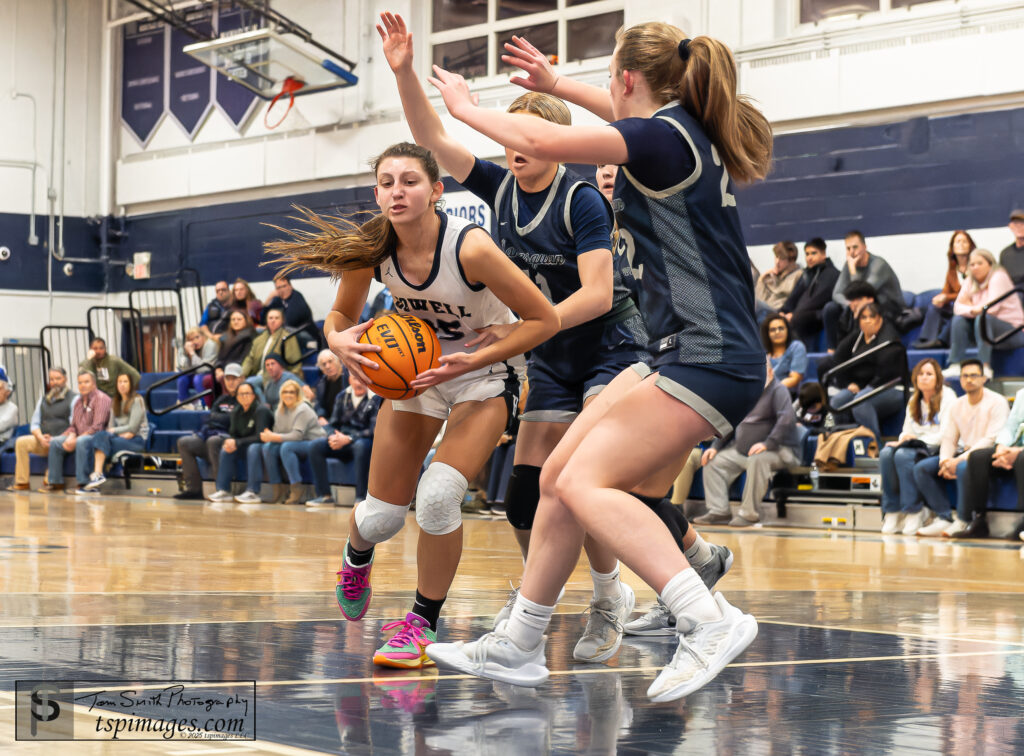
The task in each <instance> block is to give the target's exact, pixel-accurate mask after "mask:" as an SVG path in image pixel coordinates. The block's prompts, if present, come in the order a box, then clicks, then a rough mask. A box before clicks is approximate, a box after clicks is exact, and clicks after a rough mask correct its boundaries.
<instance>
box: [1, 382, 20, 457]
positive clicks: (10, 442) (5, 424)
mask: <svg viewBox="0 0 1024 756" xmlns="http://www.w3.org/2000/svg"><path fill="white" fill-rule="evenodd" d="M17 427H18V405H16V404H15V403H14V402H12V401H11V386H10V384H9V383H8V382H7V379H6V378H0V454H3V453H4V452H7V451H10V450H11V449H13V448H14V431H15V430H16V429H17Z"/></svg>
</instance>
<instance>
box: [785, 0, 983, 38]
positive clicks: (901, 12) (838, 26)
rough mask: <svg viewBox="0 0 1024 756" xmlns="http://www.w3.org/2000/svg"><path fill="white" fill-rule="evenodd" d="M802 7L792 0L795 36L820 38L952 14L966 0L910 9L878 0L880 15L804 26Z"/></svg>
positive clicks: (927, 1)
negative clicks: (868, 27) (883, 24)
mask: <svg viewBox="0 0 1024 756" xmlns="http://www.w3.org/2000/svg"><path fill="white" fill-rule="evenodd" d="M800 4H801V0H791V2H790V6H789V7H790V29H791V30H792V33H793V34H794V36H799V35H804V34H816V33H820V32H822V31H837V30H842V29H851V28H858V27H867V26H873V25H875V24H880V23H887V22H891V21H899V20H902V19H913V18H927V17H928V16H932V15H939V14H944V13H949V12H951V11H955V10H957V9H960V8H963V7H964V3H963V2H962V0H922V1H921V2H919V3H918V4H916V5H912V6H910V7H907V8H894V7H893V5H892V0H878V10H877V11H867V12H865V13H860V14H853V13H851V14H846V15H842V16H836V17H835V18H826V19H823V20H821V21H807V22H801V21H800ZM986 4H987V3H986Z"/></svg>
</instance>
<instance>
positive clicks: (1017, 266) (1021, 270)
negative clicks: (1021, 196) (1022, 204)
mask: <svg viewBox="0 0 1024 756" xmlns="http://www.w3.org/2000/svg"><path fill="white" fill-rule="evenodd" d="M1010 233H1011V234H1013V244H1009V245H1007V246H1006V247H1005V248H1004V249H1003V251H1002V252H1000V253H999V264H1000V265H1001V266H1002V267H1003V268H1004V269H1005V270H1006V272H1007V274H1009V276H1010V279H1011V280H1012V281H1013V283H1014V285H1015V286H1020V285H1021V284H1024V210H1019V209H1018V210H1014V211H1013V212H1011V213H1010Z"/></svg>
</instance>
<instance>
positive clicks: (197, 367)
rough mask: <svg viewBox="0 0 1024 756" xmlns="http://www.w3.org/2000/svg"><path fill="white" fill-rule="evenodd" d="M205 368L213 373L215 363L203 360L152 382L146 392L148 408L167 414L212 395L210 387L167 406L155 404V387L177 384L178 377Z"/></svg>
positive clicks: (153, 411) (157, 414)
mask: <svg viewBox="0 0 1024 756" xmlns="http://www.w3.org/2000/svg"><path fill="white" fill-rule="evenodd" d="M204 368H205V369H207V370H209V371H210V372H211V373H212V372H213V364H211V363H209V362H201V363H200V364H198V365H193V366H192V367H190V368H189V369H188V370H182V371H180V372H178V373H175V374H174V375H169V376H167V377H166V378H161V379H160V380H159V381H157V382H156V383H154V384H152V385H151V386H150V387H149V388H147V389H146V393H145V399H146V409H148V410H149V411H150V412H151V413H152V414H154V415H156V416H157V417H159V416H160V415H166V414H167V413H169V412H173V411H174V410H176V409H181V408H182V407H184V406H185V405H186V404H191V403H192V402H194V401H197V400H199V399H203V398H205V397H207V396H211V395H212V394H213V389H212V388H208V389H203V390H202V391H200V392H199V393H198V394H192V395H191V396H189V397H188V398H186V399H182V400H181V401H180V402H176V403H174V404H169V405H167V406H166V407H160V408H157V407H154V406H153V391H154V389H158V388H161V387H162V386H166V385H167V384H168V383H174V384H175V385H177V381H178V379H179V378H180V377H181V376H183V375H192V374H193V373H195V372H198V371H199V370H202V369H204Z"/></svg>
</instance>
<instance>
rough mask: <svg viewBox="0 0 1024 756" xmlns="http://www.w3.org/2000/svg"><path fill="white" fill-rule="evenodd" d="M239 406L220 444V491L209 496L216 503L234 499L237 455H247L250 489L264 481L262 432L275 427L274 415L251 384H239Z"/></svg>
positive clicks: (234, 411)
mask: <svg viewBox="0 0 1024 756" xmlns="http://www.w3.org/2000/svg"><path fill="white" fill-rule="evenodd" d="M235 398H236V399H237V400H238V406H236V407H235V408H234V409H233V410H232V411H231V426H230V428H228V438H226V439H224V443H223V444H222V445H221V447H220V462H219V463H218V465H217V490H216V491H214V492H213V493H212V494H210V495H209V497H208V498H209V500H210V501H214V502H224V501H232V500H233V499H234V498H235V497H234V496H233V495H232V493H231V479H232V478H233V477H234V475H235V455H237V454H242V455H244V456H245V460H246V467H247V469H248V478H249V490H252V491H256V492H258V491H259V490H260V484H261V483H262V481H263V460H262V459H261V457H260V434H261V433H263V431H265V430H266V429H267V428H273V427H274V414H273V413H272V412H271V411H270V410H269V409H267V408H266V407H264V406H263V405H262V404H260V403H259V402H257V401H256V389H254V388H253V387H252V386H250V385H249V384H248V383H242V384H241V385H239V387H238V390H237V391H236V393H235Z"/></svg>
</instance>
